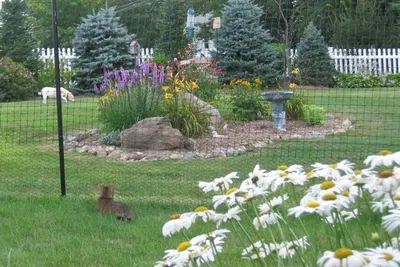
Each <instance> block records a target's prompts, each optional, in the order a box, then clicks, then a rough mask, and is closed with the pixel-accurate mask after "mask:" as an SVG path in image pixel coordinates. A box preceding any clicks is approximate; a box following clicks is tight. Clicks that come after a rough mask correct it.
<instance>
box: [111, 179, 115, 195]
mask: <svg viewBox="0 0 400 267" xmlns="http://www.w3.org/2000/svg"><path fill="white" fill-rule="evenodd" d="M114 190H115V184H114V182H112V184H111V185H110V191H111V195H113V196H114Z"/></svg>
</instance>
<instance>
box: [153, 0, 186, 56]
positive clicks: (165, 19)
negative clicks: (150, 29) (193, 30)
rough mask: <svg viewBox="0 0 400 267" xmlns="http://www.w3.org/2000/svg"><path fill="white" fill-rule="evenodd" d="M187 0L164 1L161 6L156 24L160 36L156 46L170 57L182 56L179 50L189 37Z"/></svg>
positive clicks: (181, 49)
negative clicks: (187, 29)
mask: <svg viewBox="0 0 400 267" xmlns="http://www.w3.org/2000/svg"><path fill="white" fill-rule="evenodd" d="M187 9H188V6H187V4H186V1H172V0H171V2H169V3H168V2H167V1H163V2H161V3H160V6H159V10H160V13H159V17H158V18H159V19H158V21H157V24H156V29H157V32H158V38H156V43H155V48H156V50H157V51H160V52H162V53H164V54H166V55H168V56H169V57H170V58H175V57H177V58H180V55H179V52H180V51H183V50H184V49H185V48H186V47H187V45H188V43H189V39H188V38H187V37H186V35H185V32H184V31H185V27H186V12H187Z"/></svg>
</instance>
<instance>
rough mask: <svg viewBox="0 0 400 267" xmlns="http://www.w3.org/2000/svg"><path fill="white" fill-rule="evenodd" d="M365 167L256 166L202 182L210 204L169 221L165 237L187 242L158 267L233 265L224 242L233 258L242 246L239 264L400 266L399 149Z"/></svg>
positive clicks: (344, 164)
mask: <svg viewBox="0 0 400 267" xmlns="http://www.w3.org/2000/svg"><path fill="white" fill-rule="evenodd" d="M364 164H365V165H364V166H362V167H361V168H360V169H356V164H354V163H352V162H350V161H349V160H342V161H339V162H336V163H331V164H326V163H318V162H317V163H315V164H312V165H311V166H310V168H309V169H308V172H307V171H306V168H304V167H303V166H301V165H296V164H295V165H291V166H286V165H282V166H278V167H277V168H276V169H273V170H266V169H263V168H262V166H261V165H260V164H257V165H256V166H255V167H254V168H253V170H252V171H251V172H249V173H248V174H247V177H244V178H240V175H239V173H238V172H231V173H229V174H227V175H225V176H221V177H219V178H215V179H214V180H212V181H210V182H208V181H200V182H198V186H199V188H200V190H202V191H203V192H204V193H205V194H207V195H208V194H210V198H209V199H210V200H209V203H208V204H207V205H204V206H199V207H197V208H195V209H194V210H193V211H189V212H186V213H180V214H174V215H172V216H171V217H170V218H169V220H167V221H166V222H165V224H164V225H163V227H162V231H161V232H162V234H163V236H165V237H167V238H171V237H172V236H175V235H181V236H182V237H183V241H182V242H181V243H179V244H178V245H177V247H176V248H175V249H168V250H165V255H164V257H163V258H162V260H161V261H158V262H156V263H155V266H203V265H204V266H228V265H229V264H228V265H226V264H224V261H223V260H224V259H225V260H226V259H227V257H226V256H222V255H221V254H222V253H226V252H227V249H226V246H229V249H228V251H229V253H230V254H229V255H232V251H236V252H238V251H241V254H239V255H237V256H236V258H235V262H236V261H238V262H237V266H246V264H248V263H251V265H252V266H258V265H261V266H321V267H335V266H337V267H340V266H400V251H399V243H400V167H399V165H400V152H396V153H392V152H390V151H389V150H383V151H381V152H379V153H378V154H377V155H371V156H368V157H367V158H366V159H365V161H364ZM372 217H374V220H372V219H369V220H372V221H368V219H366V218H372ZM310 222H312V223H310ZM197 224H203V226H202V227H200V228H199V227H196V225H197ZM366 224H369V225H371V226H370V228H369V230H368V227H366ZM210 226H213V229H212V230H211V231H207V232H206V233H198V234H197V235H196V236H194V237H190V236H191V235H192V234H194V233H196V231H197V230H198V229H204V227H210ZM371 227H373V228H374V231H373V232H374V233H372V235H371V230H370V229H371ZM355 229H356V231H354V230H355ZM228 244H229V245H228ZM237 246H239V247H240V248H238V249H232V247H237ZM324 250H325V251H324ZM229 258H231V256H229ZM240 261H242V262H240Z"/></svg>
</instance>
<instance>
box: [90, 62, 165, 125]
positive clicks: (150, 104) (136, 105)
mask: <svg viewBox="0 0 400 267" xmlns="http://www.w3.org/2000/svg"><path fill="white" fill-rule="evenodd" d="M136 66H139V67H138V68H136V69H135V70H124V69H120V70H114V71H112V72H111V71H109V70H106V69H105V70H104V75H103V82H102V83H101V84H100V85H95V88H94V89H95V91H96V92H98V93H100V94H102V96H101V97H100V98H99V104H100V109H99V111H100V114H99V118H100V121H101V122H102V123H103V124H104V128H105V129H104V130H105V131H106V132H112V131H122V130H124V129H127V128H129V127H131V126H132V125H134V124H135V123H136V122H138V121H140V120H142V119H145V118H149V117H155V116H158V115H160V111H159V103H160V101H161V100H162V89H161V86H162V84H163V83H164V67H163V66H161V67H158V66H157V65H156V64H152V63H148V62H145V63H143V64H137V65H136Z"/></svg>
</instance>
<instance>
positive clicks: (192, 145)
mask: <svg viewBox="0 0 400 267" xmlns="http://www.w3.org/2000/svg"><path fill="white" fill-rule="evenodd" d="M183 146H184V147H185V149H186V150H189V151H195V150H196V141H195V140H193V139H192V138H186V139H185V142H184V145H183Z"/></svg>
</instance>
